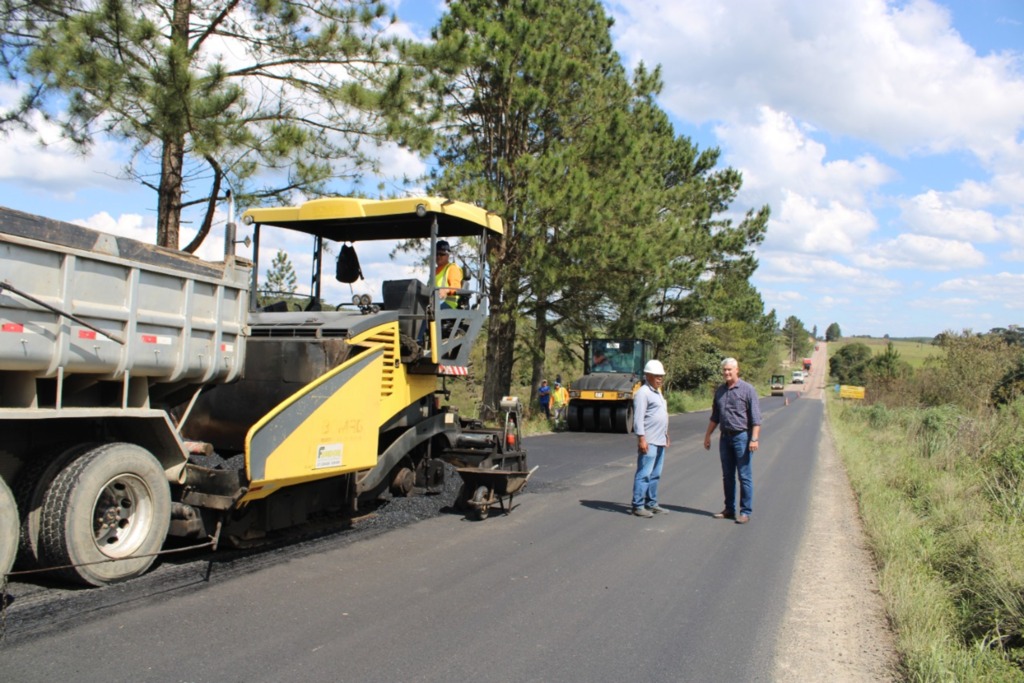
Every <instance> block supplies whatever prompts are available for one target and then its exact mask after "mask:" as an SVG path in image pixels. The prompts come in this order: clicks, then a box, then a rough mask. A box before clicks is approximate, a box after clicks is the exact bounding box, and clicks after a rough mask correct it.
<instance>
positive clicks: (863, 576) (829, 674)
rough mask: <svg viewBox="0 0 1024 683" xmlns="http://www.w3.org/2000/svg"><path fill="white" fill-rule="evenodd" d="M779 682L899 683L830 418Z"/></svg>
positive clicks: (778, 654) (782, 633)
mask: <svg viewBox="0 0 1024 683" xmlns="http://www.w3.org/2000/svg"><path fill="white" fill-rule="evenodd" d="M818 453H819V457H820V461H819V462H818V464H817V467H816V468H815V473H814V480H813V484H812V486H813V493H812V497H811V515H810V518H809V519H808V522H807V531H806V533H805V535H804V538H803V541H801V545H800V550H799V554H798V556H797V560H796V565H795V567H794V570H793V580H792V583H791V584H790V591H789V596H788V597H787V601H786V614H785V616H784V617H783V623H782V625H781V628H780V630H779V636H778V640H777V642H776V646H775V662H774V673H773V676H772V680H774V681H778V682H782V683H789V682H793V683H796V682H797V681H800V682H802V681H812V680H816V681H831V682H832V683H842V682H845V681H894V680H897V675H896V671H897V656H896V648H895V641H894V638H893V634H892V632H891V630H890V629H889V625H888V621H887V619H886V617H885V610H884V607H883V603H882V597H881V595H880V594H879V592H878V576H877V570H876V568H875V564H874V561H873V559H872V557H871V553H870V552H869V551H868V548H867V544H866V542H865V537H864V530H863V527H862V525H861V521H860V517H859V515H858V511H857V504H856V501H855V499H854V496H853V492H852V491H851V489H850V484H849V480H848V479H847V476H846V469H845V468H844V467H843V464H842V462H841V461H840V460H839V457H838V455H837V454H836V452H835V444H834V441H833V437H832V433H831V430H830V429H829V427H828V422H827V420H826V422H825V424H824V425H823V429H822V437H821V441H820V444H819V448H818Z"/></svg>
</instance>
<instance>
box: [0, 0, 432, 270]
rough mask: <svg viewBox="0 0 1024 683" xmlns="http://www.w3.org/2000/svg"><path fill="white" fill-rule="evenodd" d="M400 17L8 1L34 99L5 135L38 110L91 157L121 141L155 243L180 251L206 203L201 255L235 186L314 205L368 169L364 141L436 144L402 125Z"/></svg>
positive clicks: (333, 8)
mask: <svg viewBox="0 0 1024 683" xmlns="http://www.w3.org/2000/svg"><path fill="white" fill-rule="evenodd" d="M392 21H393V19H390V18H389V17H388V16H387V12H386V6H385V4H384V3H383V2H380V1H378V0H342V1H340V2H335V1H334V0H309V2H288V1H281V2H276V1H275V2H255V3H253V2H245V3H241V2H224V1H223V0H104V1H103V2H90V1H89V0H56V1H53V2H31V3H5V4H4V5H3V10H2V11H0V22H2V26H0V28H2V29H3V38H2V39H0V50H2V59H0V67H2V68H4V69H5V70H6V71H7V72H8V73H9V74H10V75H11V76H13V77H14V78H16V79H17V80H19V81H20V82H22V83H26V84H27V87H26V92H27V95H26V96H25V98H24V99H23V100H22V102H21V106H20V109H18V110H14V111H9V112H0V124H4V123H6V124H8V125H11V124H14V123H21V124H25V122H26V121H27V120H28V119H27V117H26V116H25V115H26V114H27V113H28V112H29V111H31V110H33V109H40V110H43V111H44V112H46V113H47V115H48V116H49V117H51V118H53V119H54V120H57V121H58V122H59V123H60V124H61V126H62V129H63V132H64V135H65V137H67V138H68V139H70V140H72V141H74V142H75V143H77V144H78V145H80V146H82V147H86V146H88V145H89V143H90V142H91V141H92V140H93V138H94V137H95V136H96V135H97V134H101V133H102V134H105V135H109V136H113V137H114V138H119V139H121V140H124V141H126V142H128V143H129V144H130V145H131V146H132V152H133V155H132V159H131V161H130V162H129V164H128V166H127V167H126V169H125V172H126V175H127V176H128V177H129V178H132V179H134V180H136V181H137V182H139V183H141V184H143V185H145V186H146V187H149V188H151V189H153V190H154V191H155V192H156V194H157V240H156V241H157V244H159V245H161V246H166V247H172V248H177V247H178V241H179V224H180V217H181V211H182V209H183V208H184V207H187V206H190V205H200V206H202V205H205V206H206V207H207V211H206V218H205V220H204V222H203V225H202V226H201V228H200V231H199V237H198V238H197V241H195V242H193V243H192V244H190V245H188V246H187V247H186V251H192V250H194V249H195V248H197V247H198V246H199V243H200V242H201V241H202V238H203V237H205V235H206V233H207V232H208V231H209V229H210V225H211V223H212V219H213V209H214V205H215V202H216V201H217V200H218V199H220V198H222V194H223V192H222V188H223V187H224V186H225V185H226V184H229V185H230V187H231V188H232V189H233V191H234V195H235V198H236V201H238V202H239V203H240V204H242V205H243V206H244V205H245V204H246V203H247V202H252V201H254V200H255V199H266V198H269V197H275V198H278V199H279V200H281V201H286V200H287V199H288V197H289V195H290V194H291V193H293V192H301V193H303V194H305V195H316V194H317V193H320V192H322V191H323V190H324V188H325V185H326V183H327V182H328V181H330V180H331V179H335V178H357V177H358V176H359V174H360V173H362V172H364V171H366V170H371V169H373V167H374V164H375V162H374V159H372V158H371V157H370V156H368V155H367V154H366V153H365V151H364V149H365V147H366V144H365V143H366V142H368V141H369V140H383V139H385V138H386V137H388V136H395V137H397V138H399V139H401V140H402V141H404V142H407V143H409V144H412V145H417V146H421V147H422V146H424V145H426V144H427V143H428V141H429V138H430V135H429V132H430V128H429V127H428V126H421V125H408V126H407V125H405V124H406V123H407V122H408V121H409V119H407V117H406V116H405V115H406V114H407V113H408V111H409V109H410V106H411V105H412V104H413V102H412V101H411V99H410V97H411V96H410V94H409V88H408V86H409V83H410V79H411V73H410V71H409V70H408V69H405V68H400V67H399V65H398V64H397V61H396V59H397V55H396V54H395V50H396V48H397V47H398V46H399V44H398V41H396V40H395V39H394V38H391V37H388V36H387V35H386V31H387V28H388V26H389V25H390V23H391V22H392ZM48 95H52V96H48ZM154 166H156V167H157V168H158V169H159V170H158V172H157V173H155V174H150V172H149V171H150V169H151V168H153V167H154ZM268 169H269V170H271V171H272V173H265V171H267V170H268ZM257 173H262V175H260V176H259V179H258V180H257ZM264 183H266V184H264ZM195 186H198V188H197V189H196V188H195Z"/></svg>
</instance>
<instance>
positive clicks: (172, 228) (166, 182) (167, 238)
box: [156, 140, 185, 249]
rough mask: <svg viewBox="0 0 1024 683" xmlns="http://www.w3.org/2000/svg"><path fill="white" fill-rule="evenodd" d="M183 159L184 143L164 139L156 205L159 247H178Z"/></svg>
mask: <svg viewBox="0 0 1024 683" xmlns="http://www.w3.org/2000/svg"><path fill="white" fill-rule="evenodd" d="M184 160H185V145H184V144H182V143H181V142H180V141H178V140H164V145H163V154H162V155H161V158H160V188H159V189H158V191H157V192H158V194H157V196H158V200H157V207H156V213H157V219H156V243H157V244H158V245H160V246H161V247H169V248H171V249H177V248H178V239H179V238H178V233H179V231H180V228H181V191H182V187H181V183H182V168H183V164H184Z"/></svg>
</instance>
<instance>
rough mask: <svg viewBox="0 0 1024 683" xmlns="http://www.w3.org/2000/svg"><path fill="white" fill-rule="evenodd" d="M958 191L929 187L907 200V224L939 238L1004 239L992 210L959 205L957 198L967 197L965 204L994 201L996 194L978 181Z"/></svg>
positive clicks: (922, 232) (924, 233)
mask: <svg viewBox="0 0 1024 683" xmlns="http://www.w3.org/2000/svg"><path fill="white" fill-rule="evenodd" d="M959 195H960V196H959V197H958V196H957V195H956V194H948V193H941V192H937V191H935V190H928V191H927V192H924V193H923V194H919V195H917V196H916V197H911V198H910V199H909V200H906V201H904V202H903V206H902V209H903V210H902V215H901V216H900V218H901V220H902V222H903V225H904V227H905V228H907V229H909V230H913V231H914V232H916V233H920V234H923V235H934V236H937V237H961V238H967V239H971V240H974V241H976V242H993V241H995V240H997V239H999V238H1000V232H999V230H997V229H996V220H995V216H993V215H992V214H991V213H989V212H988V211H981V210H978V209H971V208H968V206H964V205H960V206H958V205H956V200H957V199H964V200H967V201H966V202H965V204H968V205H969V204H971V203H984V201H985V198H986V197H988V198H989V199H988V201H991V196H992V193H991V192H990V191H987V188H984V187H982V186H981V185H979V184H978V183H971V184H970V186H968V187H965V188H963V191H962V192H961V193H959Z"/></svg>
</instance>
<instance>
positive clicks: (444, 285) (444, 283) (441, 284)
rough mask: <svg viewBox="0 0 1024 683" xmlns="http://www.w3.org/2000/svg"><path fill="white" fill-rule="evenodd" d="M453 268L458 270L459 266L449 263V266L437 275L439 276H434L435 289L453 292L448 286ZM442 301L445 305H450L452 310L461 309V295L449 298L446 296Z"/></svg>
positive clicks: (453, 295)
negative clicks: (449, 272) (449, 275)
mask: <svg viewBox="0 0 1024 683" xmlns="http://www.w3.org/2000/svg"><path fill="white" fill-rule="evenodd" d="M452 266H455V267H456V268H458V266H456V265H455V264H454V263H449V264H448V265H446V266H445V267H444V269H443V270H441V272H440V273H437V274H435V275H434V286H435V287H437V288H438V289H448V290H449V291H452V290H451V288H450V287H449V285H448V270H449V269H450V268H451V267H452ZM460 272H461V271H460ZM442 301H443V302H444V303H446V304H448V305H449V306H450V307H452V308H458V307H459V295H458V294H450V295H449V296H446V297H445V298H444V299H442Z"/></svg>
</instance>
